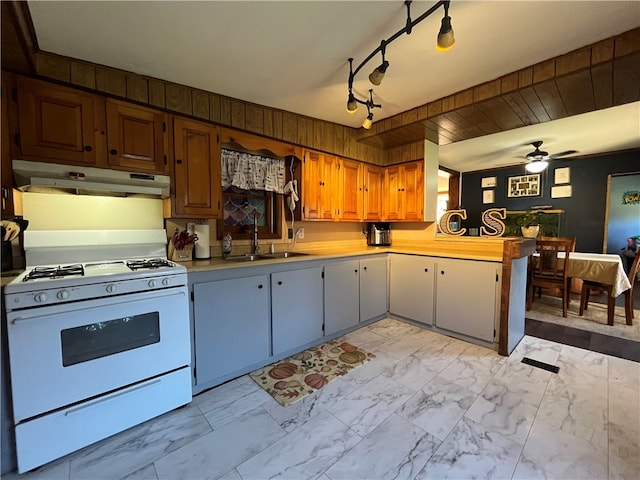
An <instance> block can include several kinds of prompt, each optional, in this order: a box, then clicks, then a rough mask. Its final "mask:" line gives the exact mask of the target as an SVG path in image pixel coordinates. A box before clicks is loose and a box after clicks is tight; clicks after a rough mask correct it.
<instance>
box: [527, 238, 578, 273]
mask: <svg viewBox="0 0 640 480" xmlns="http://www.w3.org/2000/svg"><path fill="white" fill-rule="evenodd" d="M574 248H575V238H569V237H564V238H548V239H545V240H537V241H536V252H537V253H538V255H537V258H536V256H534V257H533V261H532V262H531V275H532V277H533V279H537V280H546V281H549V282H553V281H557V282H566V279H567V268H566V267H567V265H568V262H567V259H568V258H569V255H570V254H571V252H572V251H573V249H574ZM560 253H562V255H560Z"/></svg>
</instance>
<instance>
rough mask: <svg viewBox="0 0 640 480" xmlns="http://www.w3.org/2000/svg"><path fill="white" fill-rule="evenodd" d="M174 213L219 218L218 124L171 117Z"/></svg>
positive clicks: (220, 184) (220, 209) (219, 156)
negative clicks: (172, 118)
mask: <svg viewBox="0 0 640 480" xmlns="http://www.w3.org/2000/svg"><path fill="white" fill-rule="evenodd" d="M173 138H174V180H175V208H174V212H173V213H174V216H176V217H180V216H182V217H191V218H221V213H222V180H221V155H220V135H219V130H218V127H216V126H214V125H209V124H206V123H201V122H196V121H193V120H187V119H184V118H178V117H176V118H174V120H173Z"/></svg>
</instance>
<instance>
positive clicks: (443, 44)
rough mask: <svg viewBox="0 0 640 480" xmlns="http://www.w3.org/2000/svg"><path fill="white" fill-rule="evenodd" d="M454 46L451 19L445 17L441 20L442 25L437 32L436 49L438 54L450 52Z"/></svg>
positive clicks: (454, 40)
mask: <svg viewBox="0 0 640 480" xmlns="http://www.w3.org/2000/svg"><path fill="white" fill-rule="evenodd" d="M455 44H456V39H455V37H454V35H453V28H451V17H450V16H449V15H446V14H445V16H444V17H443V18H442V25H441V26H440V31H439V32H438V43H437V44H436V49H437V50H438V51H440V52H446V51H447V50H450V49H451V48H452V47H453V46H454V45H455Z"/></svg>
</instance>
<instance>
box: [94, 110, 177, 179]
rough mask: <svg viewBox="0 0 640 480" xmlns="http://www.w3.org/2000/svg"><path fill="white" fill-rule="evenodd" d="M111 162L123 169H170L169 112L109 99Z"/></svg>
mask: <svg viewBox="0 0 640 480" xmlns="http://www.w3.org/2000/svg"><path fill="white" fill-rule="evenodd" d="M106 109H107V143H108V147H107V149H108V152H107V153H108V162H109V165H110V166H112V167H115V168H120V169H123V170H135V171H143V172H151V173H166V172H168V165H167V156H166V149H165V144H166V121H167V115H166V114H165V113H163V112H159V111H157V110H152V109H149V108H145V107H139V106H137V105H132V104H130V103H125V102H120V101H118V100H112V99H107V107H106Z"/></svg>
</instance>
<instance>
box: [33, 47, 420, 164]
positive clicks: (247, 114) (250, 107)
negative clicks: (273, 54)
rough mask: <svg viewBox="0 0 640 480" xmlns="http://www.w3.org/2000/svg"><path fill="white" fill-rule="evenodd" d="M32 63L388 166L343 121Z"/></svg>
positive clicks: (39, 57)
mask: <svg viewBox="0 0 640 480" xmlns="http://www.w3.org/2000/svg"><path fill="white" fill-rule="evenodd" d="M35 65H36V73H37V75H38V76H40V77H44V78H46V79H51V80H55V81H58V82H62V83H64V84H68V85H72V86H75V87H79V88H84V89H88V90H92V91H95V92H97V93H101V94H105V95H108V96H112V97H116V98H122V99H125V100H129V101H132V102H136V103H141V104H144V105H148V106H150V107H153V108H158V109H161V110H165V111H167V112H170V113H176V114H180V115H185V116H188V117H193V118H195V119H198V120H203V121H210V122H212V123H215V124H218V125H222V126H226V127H231V128H234V129H237V130H244V131H247V132H250V133H253V134H257V135H262V136H265V137H268V138H273V139H276V140H281V141H283V142H287V143H291V144H294V145H299V146H302V147H307V148H311V149H315V150H320V151H323V152H328V153H332V154H335V155H339V156H342V157H346V158H353V159H356V160H360V161H363V162H367V163H372V164H376V165H387V158H388V153H387V152H386V151H385V150H384V149H382V148H379V147H376V146H372V145H367V144H364V143H361V142H359V141H358V140H359V139H360V136H361V132H360V131H359V130H357V129H354V128H350V127H346V126H344V125H338V124H335V123H332V122H327V121H324V120H318V119H315V118H311V117H305V116H303V115H298V114H295V113H291V112H287V111H284V110H278V109H275V108H270V107H265V106H262V105H257V104H255V103H250V102H245V101H244V100H238V99H235V98H231V97H226V96H224V95H219V94H216V93H212V92H206V91H203V90H198V89H195V88H191V87H188V86H185V85H179V84H175V83H171V82H166V81H164V80H159V79H155V78H150V77H144V76H141V75H137V74H135V73H131V72H126V71H123V70H119V69H115V68H109V67H104V66H101V65H95V64H91V63H88V62H83V61H81V60H76V59H73V58H68V57H63V56H60V55H54V54H51V53H46V52H38V53H36V55H35ZM408 152H410V154H407V155H405V156H404V158H406V161H408V160H416V159H420V158H422V157H423V155H424V152H423V149H422V148H420V149H416V148H411V149H409V150H408Z"/></svg>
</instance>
